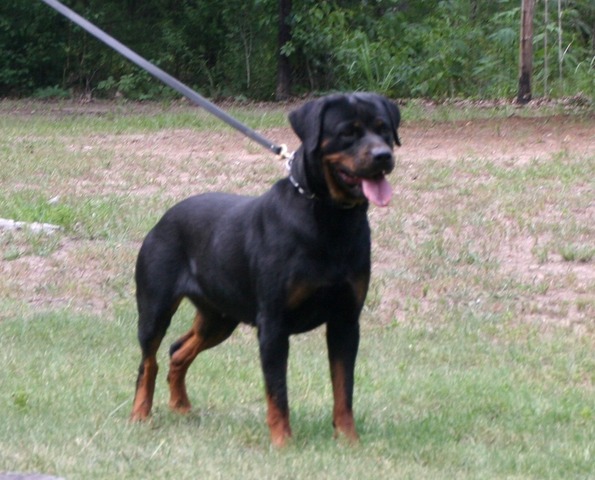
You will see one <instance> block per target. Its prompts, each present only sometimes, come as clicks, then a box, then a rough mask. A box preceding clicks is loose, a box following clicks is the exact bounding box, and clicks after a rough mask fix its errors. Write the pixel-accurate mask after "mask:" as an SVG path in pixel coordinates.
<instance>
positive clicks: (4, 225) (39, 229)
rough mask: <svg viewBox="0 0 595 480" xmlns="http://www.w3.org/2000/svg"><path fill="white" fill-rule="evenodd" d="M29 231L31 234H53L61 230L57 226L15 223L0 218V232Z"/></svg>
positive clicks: (37, 223)
mask: <svg viewBox="0 0 595 480" xmlns="http://www.w3.org/2000/svg"><path fill="white" fill-rule="evenodd" d="M25 229H27V230H31V231H32V232H33V233H49V234H52V233H55V232H57V231H59V230H62V227H60V226H59V225H52V224H51V223H39V222H17V221H15V220H9V219H6V218H0V230H25Z"/></svg>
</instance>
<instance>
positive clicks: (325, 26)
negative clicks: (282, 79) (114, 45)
mask: <svg viewBox="0 0 595 480" xmlns="http://www.w3.org/2000/svg"><path fill="white" fill-rule="evenodd" d="M547 1H548V8H549V12H550V13H549V15H548V18H547V20H546V18H545V15H544V6H545V5H544V3H543V2H538V4H537V9H536V13H535V28H534V29H535V34H534V49H535V52H534V90H535V93H536V94H541V95H545V96H551V95H558V96H559V95H571V94H576V93H579V92H582V93H583V94H584V95H587V96H593V92H594V91H595V85H594V82H595V80H594V78H595V75H594V71H593V70H594V63H595V62H594V61H593V59H594V58H595V52H594V51H593V45H594V42H593V35H594V32H593V25H595V4H594V3H593V2H592V1H590V0H567V1H565V2H563V4H562V7H563V10H562V17H561V20H562V22H561V46H560V47H559V46H558V33H559V25H558V15H557V6H558V2H557V1H556V0H547ZM65 3H67V4H69V5H70V6H71V7H73V8H74V9H75V10H76V11H77V12H78V13H80V14H81V15H83V16H84V17H86V18H88V19H89V20H90V21H91V22H93V23H95V24H97V25H98V26H100V27H101V28H104V29H105V30H106V31H107V32H108V33H110V34H112V35H113V36H115V37H116V38H117V39H118V40H120V41H122V42H123V43H124V44H126V45H128V46H129V47H130V48H132V49H133V50H134V51H136V52H138V53H139V54H141V55H142V56H144V57H146V58H148V59H151V60H152V61H153V62H154V63H156V64H157V65H159V66H160V67H161V68H163V69H164V70H166V71H168V72H169V73H171V74H172V75H174V76H176V77H177V78H179V79H180V80H181V81H182V82H184V83H187V84H189V85H190V86H193V87H195V88H196V89H198V90H199V91H200V92H201V93H203V94H205V95H207V96H226V97H234V96H235V97H240V98H244V97H249V98H259V99H270V98H271V97H272V95H273V92H274V91H275V83H276V77H277V56H278V54H279V53H281V54H283V55H286V56H288V57H289V59H290V62H291V64H292V66H293V88H294V91H295V93H302V92H310V91H317V92H325V91H329V90H374V91H379V92H382V93H385V94H387V95H391V96H395V97H396V96H399V97H434V98H443V97H458V96H464V97H482V98H483V97H502V96H508V97H510V96H513V95H514V94H515V92H516V89H517V83H518V66H517V64H518V44H519V24H520V8H519V3H520V2H519V1H518V0H498V1H494V2H480V1H478V0H442V1H438V2H427V1H423V0H413V1H403V0H376V1H374V2H356V1H351V0H331V1H325V2H319V1H316V0H302V1H301V2H293V7H292V8H293V9H292V13H291V16H290V19H289V22H290V25H291V28H292V40H291V41H290V42H288V43H286V44H285V45H283V46H282V47H280V48H279V46H278V45H277V31H278V10H279V5H278V3H279V2H278V1H273V0H249V1H242V0H229V1H227V2H197V1H195V0H147V1H144V2H121V1H119V0H88V1H86V2H77V1H74V0H71V1H69V2H65ZM0 51H2V52H3V54H2V56H0V95H3V96H6V95H31V94H32V93H34V92H37V95H38V96H41V97H42V98H43V97H55V96H58V97H61V96H63V95H65V94H71V92H76V93H80V92H83V93H86V94H94V95H99V96H107V97H111V96H113V95H119V96H123V97H125V98H130V99H136V100H144V99H153V98H163V97H167V96H171V95H172V93H171V91H170V90H169V89H167V88H165V87H163V86H162V85H161V84H159V82H158V81H157V80H155V79H153V78H151V77H149V76H148V75H147V74H145V73H144V72H141V71H139V69H138V68H137V67H136V66H134V65H132V64H130V63H129V62H128V61H126V60H124V59H122V58H121V57H120V56H119V55H118V54H117V53H115V52H114V51H112V50H111V49H110V48H109V47H106V46H105V45H103V44H101V43H100V42H99V41H97V40H96V39H94V38H92V37H90V36H89V35H87V34H85V33H84V32H82V31H81V29H80V28H78V27H76V26H74V25H73V24H72V23H70V22H69V21H68V20H66V19H64V18H61V17H60V16H59V14H57V13H55V12H52V11H51V10H50V8H49V7H48V6H47V5H44V4H43V3H41V2H31V3H30V2H23V1H22V0H4V1H3V2H2V4H1V5H0ZM52 89H53V90H52Z"/></svg>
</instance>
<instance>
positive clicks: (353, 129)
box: [340, 125, 361, 140]
mask: <svg viewBox="0 0 595 480" xmlns="http://www.w3.org/2000/svg"><path fill="white" fill-rule="evenodd" d="M360 134H361V127H359V126H358V125H348V126H346V127H345V128H343V129H341V132H340V135H341V137H342V138H343V139H345V140H350V139H355V138H357V137H359V136H360Z"/></svg>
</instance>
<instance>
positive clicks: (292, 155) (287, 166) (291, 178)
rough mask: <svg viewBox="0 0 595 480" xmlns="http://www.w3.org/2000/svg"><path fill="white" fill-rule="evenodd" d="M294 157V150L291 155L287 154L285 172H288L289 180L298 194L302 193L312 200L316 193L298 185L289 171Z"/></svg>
mask: <svg viewBox="0 0 595 480" xmlns="http://www.w3.org/2000/svg"><path fill="white" fill-rule="evenodd" d="M294 159H295V152H294V153H292V154H291V155H289V156H288V157H287V162H285V168H286V169H287V172H288V173H289V181H290V182H291V184H292V185H293V186H294V188H295V189H296V190H297V191H298V192H299V193H300V195H303V196H304V197H306V198H307V199H308V200H314V199H315V198H316V194H315V193H312V192H310V191H308V190H306V189H305V188H304V187H302V186H301V185H300V183H299V182H298V181H297V180H296V179H295V177H294V176H293V174H292V173H291V170H292V168H291V167H292V165H293V161H294Z"/></svg>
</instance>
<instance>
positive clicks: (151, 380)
mask: <svg viewBox="0 0 595 480" xmlns="http://www.w3.org/2000/svg"><path fill="white" fill-rule="evenodd" d="M158 370H159V367H158V366H157V359H156V358H155V356H151V357H148V358H146V359H145V360H144V362H143V372H142V374H141V375H140V377H139V379H138V382H137V388H136V394H135V395H134V403H133V406H132V414H131V415H130V420H131V421H134V422H135V421H143V420H146V419H147V418H148V417H149V414H150V413H151V407H152V406H153V394H154V393H155V378H156V377H157V371H158Z"/></svg>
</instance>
